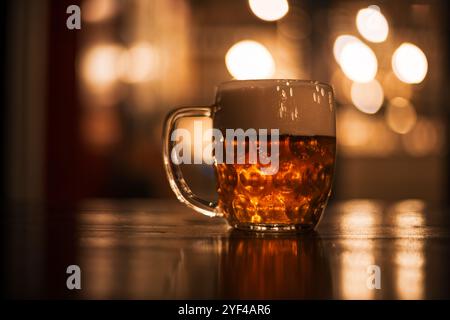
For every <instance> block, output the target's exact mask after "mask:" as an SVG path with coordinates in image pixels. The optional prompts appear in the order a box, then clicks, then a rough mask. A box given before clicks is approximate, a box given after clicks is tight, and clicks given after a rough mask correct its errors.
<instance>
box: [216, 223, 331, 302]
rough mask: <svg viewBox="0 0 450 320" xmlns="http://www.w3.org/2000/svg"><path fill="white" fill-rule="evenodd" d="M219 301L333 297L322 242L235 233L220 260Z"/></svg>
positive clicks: (313, 238) (314, 238)
mask: <svg viewBox="0 0 450 320" xmlns="http://www.w3.org/2000/svg"><path fill="white" fill-rule="evenodd" d="M220 260H221V261H220V276H219V288H220V290H219V291H220V297H221V298H226V299H326V298H331V296H332V281H331V270H330V266H329V263H328V261H327V260H326V255H325V253H324V249H323V245H322V240H321V239H320V237H319V236H318V235H317V234H316V233H312V234H310V235H306V236H304V237H295V236H286V235H271V234H268V235H264V236H263V237H261V236H256V235H252V234H249V235H245V234H242V232H240V231H238V230H234V231H233V232H232V233H231V234H230V237H229V238H228V239H227V240H226V241H224V244H223V248H222V254H221V259H220Z"/></svg>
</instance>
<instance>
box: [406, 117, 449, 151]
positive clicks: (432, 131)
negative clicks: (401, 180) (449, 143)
mask: <svg viewBox="0 0 450 320" xmlns="http://www.w3.org/2000/svg"><path fill="white" fill-rule="evenodd" d="M441 131H442V130H440V128H439V127H438V126H437V124H436V123H434V122H433V121H432V120H430V119H427V118H424V117H421V118H419V119H418V120H417V123H416V125H415V126H414V128H413V129H412V130H411V131H410V132H408V133H407V134H405V135H403V136H402V143H403V147H404V149H405V151H406V152H407V153H408V154H410V155H412V156H414V157H423V156H427V155H430V154H435V153H438V152H439V151H440V149H441V146H442V143H443V141H442V139H443V138H442V132H441Z"/></svg>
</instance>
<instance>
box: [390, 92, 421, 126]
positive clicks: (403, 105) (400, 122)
mask: <svg viewBox="0 0 450 320" xmlns="http://www.w3.org/2000/svg"><path fill="white" fill-rule="evenodd" d="M385 116H386V122H387V124H388V126H389V128H391V129H392V131H394V132H396V133H399V134H405V133H407V132H409V131H410V130H411V129H412V128H413V127H414V125H415V124H416V120H417V114H416V110H415V109H414V107H413V106H412V105H411V103H410V102H409V101H408V100H406V99H405V98H401V97H396V98H394V99H392V100H391V101H389V104H388V106H387V109H386V114H385Z"/></svg>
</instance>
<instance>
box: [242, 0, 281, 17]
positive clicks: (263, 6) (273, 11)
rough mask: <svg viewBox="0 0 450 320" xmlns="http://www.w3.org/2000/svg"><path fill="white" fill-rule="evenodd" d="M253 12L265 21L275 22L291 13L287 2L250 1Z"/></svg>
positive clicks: (270, 0) (272, 0)
mask: <svg viewBox="0 0 450 320" xmlns="http://www.w3.org/2000/svg"><path fill="white" fill-rule="evenodd" d="M248 4H249V6H250V9H251V10H252V12H253V13H254V14H255V16H257V17H258V18H260V19H262V20H265V21H275V20H279V19H281V18H283V17H284V16H285V15H286V14H287V13H288V11H289V3H288V2H287V0H249V1H248Z"/></svg>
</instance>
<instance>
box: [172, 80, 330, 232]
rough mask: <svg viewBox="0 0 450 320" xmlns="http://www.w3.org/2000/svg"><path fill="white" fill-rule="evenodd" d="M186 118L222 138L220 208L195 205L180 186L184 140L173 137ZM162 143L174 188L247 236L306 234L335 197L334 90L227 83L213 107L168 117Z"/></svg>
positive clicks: (288, 83)
mask: <svg viewBox="0 0 450 320" xmlns="http://www.w3.org/2000/svg"><path fill="white" fill-rule="evenodd" d="M184 117H189V118H192V117H194V119H195V118H196V117H210V118H212V124H213V128H215V130H216V131H217V132H218V133H219V136H218V135H214V134H211V140H213V143H212V146H214V149H212V148H211V150H212V159H213V163H212V164H213V165H214V168H215V173H216V177H217V193H218V201H217V202H210V201H206V200H204V199H201V198H199V197H197V196H196V195H195V194H194V193H193V192H192V191H191V189H190V188H189V186H188V184H187V183H186V181H185V180H184V178H183V175H182V171H181V169H180V166H179V162H180V161H179V160H180V157H181V156H180V155H181V153H180V154H179V155H178V156H177V153H176V152H175V151H177V150H175V149H176V148H177V147H176V146H177V145H178V146H179V144H177V143H179V142H180V140H175V141H174V139H173V132H174V129H175V128H176V125H177V123H178V121H179V120H180V119H181V118H184ZM217 132H216V133H217ZM238 133H239V134H240V135H239V134H238ZM242 133H244V134H242ZM250 133H256V134H257V135H256V136H254V135H253V136H252V135H251V134H250ZM220 134H221V135H220ZM233 134H234V135H233ZM245 134H248V135H247V136H246V135H245ZM163 135H164V137H163V139H164V140H163V149H164V150H163V156H164V165H165V169H166V173H167V176H168V180H169V182H170V186H171V188H172V190H173V191H174V192H175V194H176V196H177V197H178V199H179V200H180V201H181V202H183V203H185V204H186V205H187V206H189V207H190V208H192V209H194V210H196V211H198V212H200V213H202V214H205V215H207V216H211V217H214V216H219V217H224V218H225V219H226V220H227V221H228V223H229V224H230V225H231V226H232V227H235V228H238V229H243V230H253V231H265V232H301V231H308V230H313V229H314V228H315V227H316V226H317V224H318V223H319V220H320V218H321V216H322V213H323V211H324V209H325V206H326V204H327V202H328V198H329V196H330V193H331V185H332V180H333V172H334V162H335V154H336V120H335V102H334V96H333V90H332V88H331V87H330V86H329V85H327V84H324V83H319V82H317V81H305V80H236V81H229V82H225V83H222V84H221V85H219V87H218V89H217V93H216V101H215V103H214V105H212V106H209V107H183V108H179V109H176V110H175V111H173V112H171V113H170V114H169V115H168V116H167V118H166V120H165V128H164V132H163ZM220 136H221V137H220ZM255 151H256V153H253V154H252V153H251V152H255ZM219 156H220V157H219ZM177 157H178V158H177ZM219 158H220V159H219ZM268 160H271V162H269V161H268Z"/></svg>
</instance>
